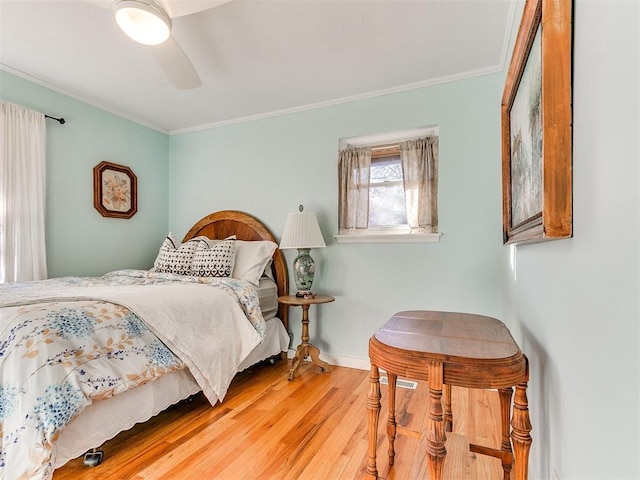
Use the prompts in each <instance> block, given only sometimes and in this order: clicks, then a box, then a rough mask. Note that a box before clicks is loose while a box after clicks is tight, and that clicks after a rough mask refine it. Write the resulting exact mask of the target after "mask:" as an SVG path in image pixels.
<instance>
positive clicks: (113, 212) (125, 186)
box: [93, 162, 138, 218]
mask: <svg viewBox="0 0 640 480" xmlns="http://www.w3.org/2000/svg"><path fill="white" fill-rule="evenodd" d="M93 206H94V207H95V209H96V210H97V211H98V212H100V215H102V216H103V217H113V218H131V217H133V216H134V215H135V214H136V212H137V211H138V179H137V177H136V175H135V173H133V170H131V169H130V168H129V167H125V166H124V165H118V164H117V163H110V162H100V163H99V164H98V165H96V166H95V167H93Z"/></svg>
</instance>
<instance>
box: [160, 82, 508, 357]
mask: <svg viewBox="0 0 640 480" xmlns="http://www.w3.org/2000/svg"><path fill="white" fill-rule="evenodd" d="M503 83H504V80H503V76H502V75H501V74H496V75H487V76H483V77H478V78H474V79H469V80H464V81H459V82H454V83H449V84H442V85H437V86H431V87H428V88H422V89H418V90H412V91H407V92H404V93H397V94H393V95H386V96H381V97H376V98H371V99H367V100H361V101H356V102H351V103H346V104H342V105H336V106H330V107H325V108H319V109H314V110H309V111H304V112H300V113H295V114H290V115H284V116H278V117H273V118H268V119H263V120H259V121H252V122H245V123H241V124H237V125H229V126H223V127H218V128H211V129H208V130H204V131H199V132H192V133H187V134H181V135H174V136H172V137H171V138H170V195H171V201H170V206H169V212H170V214H169V225H170V228H171V229H172V230H173V231H174V233H176V234H177V235H180V236H182V235H184V233H186V231H187V230H188V228H189V227H190V226H191V225H192V224H193V223H194V222H195V221H197V220H198V219H200V218H201V217H203V216H205V215H207V214H208V213H211V212H214V211H217V210H222V209H236V210H243V211H246V212H249V213H252V214H253V215H255V216H257V217H258V218H259V219H260V220H262V221H263V222H264V223H265V224H266V225H268V226H269V228H270V229H271V230H272V231H273V233H274V234H275V235H276V237H278V238H279V237H280V234H281V232H282V230H283V228H284V223H285V220H286V217H287V214H288V213H289V212H293V211H296V209H297V206H298V204H300V203H302V204H304V205H305V207H306V209H307V210H309V211H315V212H316V214H317V216H318V219H319V222H320V227H321V229H322V232H323V234H324V237H325V241H326V242H327V248H325V249H315V250H313V251H312V255H313V256H314V258H315V259H316V262H317V266H318V273H317V276H316V281H315V283H314V290H316V291H317V292H322V293H327V294H331V295H334V296H335V297H336V302H335V303H331V304H327V305H323V306H321V307H318V308H313V309H312V311H311V312H310V313H311V332H312V333H311V334H312V337H313V342H314V343H315V344H316V345H317V346H318V347H320V348H321V350H322V351H323V352H325V353H327V354H329V355H334V356H341V357H353V358H355V359H360V360H362V364H366V359H367V341H368V339H369V337H370V336H371V334H372V333H373V332H374V331H375V330H376V329H377V328H378V327H379V326H380V325H382V323H384V322H385V320H387V319H388V318H389V317H390V316H391V315H392V314H393V313H395V312H397V311H400V310H405V309H441V310H455V311H468V312H477V313H482V314H488V315H498V314H499V313H500V309H501V307H500V306H501V295H500V262H501V256H502V245H501V223H500V222H501V213H500V212H501V210H500V208H501V183H500V182H501V180H500V179H501V174H500V138H499V135H498V134H497V132H499V131H500V110H499V105H500V98H501V94H502V87H503ZM434 124H438V125H439V126H440V178H439V210H440V230H441V231H442V233H443V234H444V235H443V237H442V239H441V241H440V243H438V244H376V245H345V244H337V243H336V242H335V240H334V239H333V235H334V234H336V233H337V225H338V219H337V210H338V207H337V197H338V193H337V155H338V140H339V139H340V138H342V137H351V136H354V135H364V134H374V133H382V132H388V131H394V130H401V129H407V128H412V127H420V126H427V125H434ZM285 255H286V257H287V260H288V264H289V267H290V266H291V264H292V260H293V258H294V256H295V252H294V251H286V253H285ZM294 288H295V286H292V289H294ZM291 314H292V321H291V330H292V331H293V332H294V333H295V341H296V344H297V343H298V342H299V338H300V323H299V320H298V319H299V318H300V309H297V308H296V309H292V311H291Z"/></svg>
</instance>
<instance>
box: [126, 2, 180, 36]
mask: <svg viewBox="0 0 640 480" xmlns="http://www.w3.org/2000/svg"><path fill="white" fill-rule="evenodd" d="M113 12H114V14H115V17H116V22H117V24H118V26H119V27H120V28H121V29H122V31H123V32H124V33H126V34H127V35H128V36H129V37H131V38H132V39H133V40H135V41H136V42H138V43H142V44H143V45H159V44H161V43H162V42H164V41H166V40H167V39H168V38H169V35H170V34H171V19H169V16H168V15H167V14H166V12H165V11H164V10H162V8H160V7H159V6H157V5H156V4H155V3H153V2H152V1H147V0H121V1H118V2H115V3H114V4H113Z"/></svg>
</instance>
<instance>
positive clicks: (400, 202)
mask: <svg viewBox="0 0 640 480" xmlns="http://www.w3.org/2000/svg"><path fill="white" fill-rule="evenodd" d="M370 180H371V183H370V188H369V226H370V227H382V226H388V225H406V223H407V211H406V207H405V201H404V187H403V185H402V166H401V165H400V156H398V155H396V156H392V157H382V158H376V159H372V160H371V178H370Z"/></svg>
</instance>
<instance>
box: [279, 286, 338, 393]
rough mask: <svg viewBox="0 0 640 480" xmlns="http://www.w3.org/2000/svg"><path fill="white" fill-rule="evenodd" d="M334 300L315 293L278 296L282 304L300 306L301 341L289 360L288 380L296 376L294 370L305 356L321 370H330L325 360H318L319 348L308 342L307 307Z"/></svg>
mask: <svg viewBox="0 0 640 480" xmlns="http://www.w3.org/2000/svg"><path fill="white" fill-rule="evenodd" d="M334 300H335V298H334V297H331V296H329V295H316V296H314V297H312V298H301V297H296V296H295V295H284V296H282V297H278V302H279V303H282V304H284V305H290V306H294V307H302V338H301V340H302V343H301V344H300V345H298V348H296V354H295V356H294V357H293V360H292V361H291V370H289V381H293V380H294V379H295V378H296V371H297V370H298V368H299V367H300V364H301V363H302V362H303V360H304V359H305V358H307V357H311V363H315V364H316V365H318V366H319V367H320V368H321V369H322V371H323V372H330V371H331V368H330V367H329V364H328V363H327V362H323V361H322V360H320V350H319V349H318V347H315V346H313V345H311V344H310V343H309V307H310V306H311V305H319V304H321V303H329V302H333V301H334Z"/></svg>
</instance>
